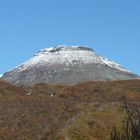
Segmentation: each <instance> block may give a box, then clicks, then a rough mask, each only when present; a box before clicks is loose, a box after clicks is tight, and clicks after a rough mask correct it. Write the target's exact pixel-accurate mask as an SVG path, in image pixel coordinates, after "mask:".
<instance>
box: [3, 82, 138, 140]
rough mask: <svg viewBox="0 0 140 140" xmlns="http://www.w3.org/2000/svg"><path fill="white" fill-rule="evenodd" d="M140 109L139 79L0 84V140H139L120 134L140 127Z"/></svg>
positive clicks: (129, 132) (130, 134)
mask: <svg viewBox="0 0 140 140" xmlns="http://www.w3.org/2000/svg"><path fill="white" fill-rule="evenodd" d="M124 103H127V104H125V105H126V106H124ZM139 105H140V81H139V80H132V81H108V82H85V83H80V84H78V85H75V86H68V85H64V84H58V85H51V84H43V83H42V84H41V83H40V84H36V85H34V86H32V87H15V86H13V85H11V84H8V83H6V82H3V81H0V140H138V139H136V138H135V139H127V138H124V136H126V135H129V137H132V135H133V133H132V132H133V130H134V128H135V127H138V128H139V123H140V120H139V117H138V110H139ZM134 106H135V107H134ZM126 124H127V126H126ZM132 124H133V125H135V127H133V129H132ZM135 135H136V133H135ZM138 135H139V132H138ZM122 137H123V138H124V139H122ZM127 137H128V136H127Z"/></svg>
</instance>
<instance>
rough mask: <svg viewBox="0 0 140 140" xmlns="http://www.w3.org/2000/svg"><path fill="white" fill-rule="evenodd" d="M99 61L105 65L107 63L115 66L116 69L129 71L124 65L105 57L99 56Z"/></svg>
mask: <svg viewBox="0 0 140 140" xmlns="http://www.w3.org/2000/svg"><path fill="white" fill-rule="evenodd" d="M99 57H100V59H101V61H102V62H103V63H105V64H106V65H108V66H109V67H112V68H115V69H118V70H120V71H124V72H130V71H129V70H127V69H125V68H124V67H122V66H121V65H120V64H118V63H115V62H113V61H109V60H108V59H107V58H104V57H102V56H99Z"/></svg>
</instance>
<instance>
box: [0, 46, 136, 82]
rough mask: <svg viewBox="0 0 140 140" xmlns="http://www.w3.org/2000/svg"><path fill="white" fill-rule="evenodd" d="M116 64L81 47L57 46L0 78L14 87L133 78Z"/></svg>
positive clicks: (38, 54) (89, 49)
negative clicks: (42, 83) (14, 85)
mask: <svg viewBox="0 0 140 140" xmlns="http://www.w3.org/2000/svg"><path fill="white" fill-rule="evenodd" d="M136 78H138V76H137V75H135V74H133V73H131V72H130V71H128V70H127V69H125V68H124V67H122V66H120V65H119V64H117V63H115V62H113V61H109V60H107V59H106V58H104V57H102V56H99V55H97V54H96V53H95V52H94V51H93V50H92V49H91V48H87V47H84V46H66V45H60V46H57V47H54V48H45V49H42V50H40V51H39V52H37V53H36V54H35V55H34V56H33V57H32V58H31V59H30V60H28V61H26V62H25V63H23V64H21V65H20V66H17V67H16V68H14V69H13V70H11V71H9V72H7V73H5V74H4V75H3V77H2V79H4V80H6V81H8V82H11V83H14V84H18V85H31V84H35V83H40V82H45V83H66V84H76V83H79V82H84V81H94V80H96V81H98V80H128V79H136Z"/></svg>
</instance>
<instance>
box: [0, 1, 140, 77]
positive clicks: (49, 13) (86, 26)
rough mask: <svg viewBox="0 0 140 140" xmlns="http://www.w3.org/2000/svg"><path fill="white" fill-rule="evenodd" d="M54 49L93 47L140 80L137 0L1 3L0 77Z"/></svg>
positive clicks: (138, 2)
mask: <svg viewBox="0 0 140 140" xmlns="http://www.w3.org/2000/svg"><path fill="white" fill-rule="evenodd" d="M59 44H66V45H86V46H89V47H92V48H93V49H94V50H95V51H96V52H97V53H98V54H101V55H102V56H104V57H107V58H109V59H111V60H114V61H116V62H118V63H120V64H122V65H123V66H125V67H126V68H128V69H129V70H131V71H133V72H135V73H137V74H139V75H140V66H139V62H140V0H0V73H4V72H5V71H7V70H9V69H11V68H13V67H15V66H16V65H18V64H20V63H22V62H24V61H25V60H27V59H28V58H30V57H32V55H33V54H34V53H35V52H36V51H38V50H40V49H41V48H46V47H52V46H56V45H59Z"/></svg>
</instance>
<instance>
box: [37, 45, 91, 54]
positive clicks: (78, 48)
mask: <svg viewBox="0 0 140 140" xmlns="http://www.w3.org/2000/svg"><path fill="white" fill-rule="evenodd" d="M59 51H93V49H92V48H88V47H85V46H68V45H59V46H56V47H51V48H44V49H41V50H40V51H39V52H37V53H36V54H35V55H40V54H47V53H49V52H51V53H53V52H59Z"/></svg>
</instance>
